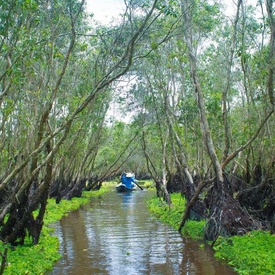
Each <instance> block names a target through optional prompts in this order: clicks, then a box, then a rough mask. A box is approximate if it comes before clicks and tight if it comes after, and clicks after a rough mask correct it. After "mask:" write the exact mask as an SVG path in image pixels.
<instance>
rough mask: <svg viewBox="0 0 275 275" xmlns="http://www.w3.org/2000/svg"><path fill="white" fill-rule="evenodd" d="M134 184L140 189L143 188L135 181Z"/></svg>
mask: <svg viewBox="0 0 275 275" xmlns="http://www.w3.org/2000/svg"><path fill="white" fill-rule="evenodd" d="M135 184H136V185H137V186H138V187H139V188H140V189H141V190H143V188H142V187H141V186H140V185H139V184H138V183H137V182H135Z"/></svg>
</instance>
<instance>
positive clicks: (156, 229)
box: [47, 190, 236, 275]
mask: <svg viewBox="0 0 275 275" xmlns="http://www.w3.org/2000/svg"><path fill="white" fill-rule="evenodd" d="M153 194H154V193H152V192H150V191H146V190H145V191H135V192H132V193H129V194H118V193H116V192H115V191H114V192H112V193H108V194H107V195H105V196H104V197H103V198H101V199H93V202H91V203H90V204H88V205H86V206H85V207H83V208H81V209H80V210H77V211H74V212H72V213H70V214H69V215H68V217H65V218H63V219H62V220H61V221H60V223H57V224H55V225H53V226H54V228H55V232H56V235H57V236H58V238H59V241H60V253H61V254H62V259H61V260H60V261H59V262H58V263H57V264H56V266H55V267H54V269H53V270H52V271H51V272H49V273H47V274H48V275H56V274H58V275H61V274H62V275H69V274H70V275H91V274H96V275H105V274H108V275H146V274H150V275H180V274H188V275H215V274H216V275H233V274H236V273H235V272H233V271H232V270H231V269H230V268H229V267H227V266H225V265H224V264H223V263H222V262H221V261H218V260H216V259H215V258H214V257H213V252H212V250H211V249H210V248H208V249H201V248H200V247H199V245H200V243H198V242H194V241H192V240H190V239H183V238H182V237H181V235H180V234H179V233H178V232H177V231H176V230H174V229H172V228H171V227H169V226H167V225H165V224H162V223H160V222H158V221H157V220H155V219H154V218H153V217H151V216H150V215H149V213H148V211H147V206H146V200H147V199H148V198H150V197H151V196H152V195H153Z"/></svg>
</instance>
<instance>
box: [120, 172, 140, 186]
mask: <svg viewBox="0 0 275 275" xmlns="http://www.w3.org/2000/svg"><path fill="white" fill-rule="evenodd" d="M121 182H122V183H123V184H124V185H125V186H126V187H127V188H129V189H131V188H134V187H135V186H136V182H137V180H136V179H135V174H133V173H123V174H122V175H121Z"/></svg>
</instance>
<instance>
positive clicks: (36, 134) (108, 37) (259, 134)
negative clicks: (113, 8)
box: [0, 0, 275, 244]
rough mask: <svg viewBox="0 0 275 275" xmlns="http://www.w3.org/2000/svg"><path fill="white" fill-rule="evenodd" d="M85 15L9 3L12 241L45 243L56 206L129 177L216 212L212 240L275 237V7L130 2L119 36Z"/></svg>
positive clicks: (2, 223)
mask: <svg viewBox="0 0 275 275" xmlns="http://www.w3.org/2000/svg"><path fill="white" fill-rule="evenodd" d="M85 4H86V3H85V1H84V0H62V1H60V0H58V1H57V0H49V1H42V2H41V1H36V0H34V1H29V0H22V1H15V0H11V1H1V3H0V15H1V16H0V22H1V24H0V38H1V39H0V52H1V55H0V66H1V74H0V80H1V82H0V129H1V131H0V140H1V142H0V163H1V166H0V236H1V239H2V240H3V241H4V242H8V243H12V244H17V243H23V242H24V238H25V236H26V235H27V233H28V234H30V235H31V237H32V238H33V242H34V243H37V242H38V241H39V235H40V231H41V228H42V226H43V216H44V212H45V209H46V204H47V199H48V197H49V196H50V197H55V198H56V201H57V202H59V201H60V199H71V198H72V197H74V196H81V192H82V190H83V189H93V188H98V187H100V184H101V183H102V182H103V181H104V180H107V179H113V178H115V177H118V176H119V175H120V174H121V173H122V172H123V171H132V172H135V173H136V175H137V177H139V178H145V177H149V178H152V179H154V181H155V182H156V185H157V186H158V187H159V186H160V187H159V188H160V190H162V191H164V194H165V198H166V200H167V201H168V202H169V192H172V191H181V192H182V193H184V194H185V195H186V196H187V201H188V202H189V203H191V204H190V209H193V210H194V211H195V212H196V211H197V212H200V210H202V212H201V213H200V215H201V216H204V217H205V215H206V213H207V211H206V209H208V210H209V216H208V218H209V221H210V222H209V228H210V229H211V230H208V231H206V234H207V237H209V238H210V239H215V237H216V236H217V235H219V234H222V233H223V232H225V231H226V233H228V234H237V233H238V232H237V231H238V229H239V228H240V227H241V223H243V224H246V225H247V226H246V227H247V228H256V227H257V226H258V224H259V223H258V221H261V222H262V223H263V224H264V225H265V226H266V227H270V226H272V222H274V220H275V217H274V209H275V204H274V199H272V198H273V197H274V175H275V170H274V163H275V162H274V161H275V160H274V142H275V141H274V136H275V135H274V129H275V127H274V125H273V124H274V64H275V60H274V59H275V57H274V56H275V54H274V47H275V42H274V41H275V40H274V39H275V38H274V37H275V23H274V3H273V1H272V0H267V1H265V2H263V1H257V3H254V4H249V3H247V1H242V0H238V1H237V3H235V2H234V1H232V5H233V4H234V11H233V13H232V14H231V13H230V14H229V10H228V9H226V8H225V6H223V5H222V4H221V1H207V0H181V1H180V0H178V1H165V0H154V1H151V0H149V1H125V4H126V9H125V13H124V14H123V15H121V17H120V18H118V19H117V21H115V22H114V23H115V24H112V25H110V26H108V25H107V26H106V25H101V24H99V23H95V22H94V21H93V17H92V16H91V15H89V14H87V12H86V10H85ZM201 189H203V192H204V195H206V194H207V198H208V201H207V200H206V201H203V199H202V197H201V196H200V194H201V193H202V192H201ZM221 198H225V200H224V201H225V203H229V204H230V205H234V207H232V209H234V211H236V212H235V214H236V215H237V216H238V217H240V221H241V222H240V223H238V222H233V221H232V220H233V219H235V218H233V217H231V216H230V215H229V214H228V215H225V216H224V217H225V218H224V220H218V218H217V217H218V216H219V215H218V212H217V206H219V207H218V208H219V209H220V211H223V210H224V209H225V208H226V206H227V204H224V203H221ZM243 207H246V208H248V209H249V211H250V214H251V215H254V216H253V217H254V219H252V220H249V218H248V216H247V215H245V213H244V212H243ZM187 209H188V208H187ZM190 209H189V210H190ZM34 213H36V214H34ZM37 213H38V214H37ZM219 214H221V213H220V212H219ZM185 218H191V216H190V213H189V212H188V213H186V217H185ZM235 220H236V219H235ZM183 224H184V221H183V223H182V226H183ZM227 227H228V228H227ZM229 227H232V228H234V229H236V230H237V231H236V230H231V229H230V228H229Z"/></svg>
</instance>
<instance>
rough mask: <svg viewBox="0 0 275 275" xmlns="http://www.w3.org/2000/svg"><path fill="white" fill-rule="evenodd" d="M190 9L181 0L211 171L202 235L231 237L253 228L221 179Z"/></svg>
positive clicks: (187, 3) (208, 238)
mask: <svg viewBox="0 0 275 275" xmlns="http://www.w3.org/2000/svg"><path fill="white" fill-rule="evenodd" d="M191 2H192V1H191ZM190 6H191V5H190V1H188V0H183V1H182V10H183V12H184V16H183V20H184V38H185V43H186V45H187V50H188V55H189V62H190V72H191V77H192V80H193V84H194V90H195V95H196V99H197V106H198V109H199V114H200V122H201V129H202V134H203V137H204V143H205V146H206V148H207V152H208V155H209V157H210V159H211V161H212V164H213V167H214V171H215V179H214V185H213V188H212V192H211V194H210V200H209V202H210V203H209V209H210V213H209V218H208V221H207V224H206V226H205V232H204V235H205V238H206V239H207V240H215V239H216V238H217V237H218V236H219V235H221V234H222V235H225V234H226V235H234V234H236V233H237V232H239V231H240V230H243V229H244V230H245V229H252V228H254V227H255V224H254V221H253V220H252V219H251V218H250V216H249V215H248V214H247V213H245V212H244V211H243V209H242V208H241V206H240V204H239V203H238V202H237V201H236V200H235V199H233V197H232V196H231V195H230V194H231V192H229V191H230V190H229V188H228V186H227V182H226V181H225V179H224V175H223V170H222V165H221V163H220V162H219V160H218V157H217V154H216V150H215V146H214V144H213V140H212V137H211V132H210V127H209V124H208V120H207V115H206V107H205V103H204V98H203V92H202V89H201V85H200V80H199V77H198V74H197V64H196V57H195V53H194V50H193V45H192V42H193V41H194V40H193V37H192V31H193V30H192V20H191V17H190V13H189V7H190Z"/></svg>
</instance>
